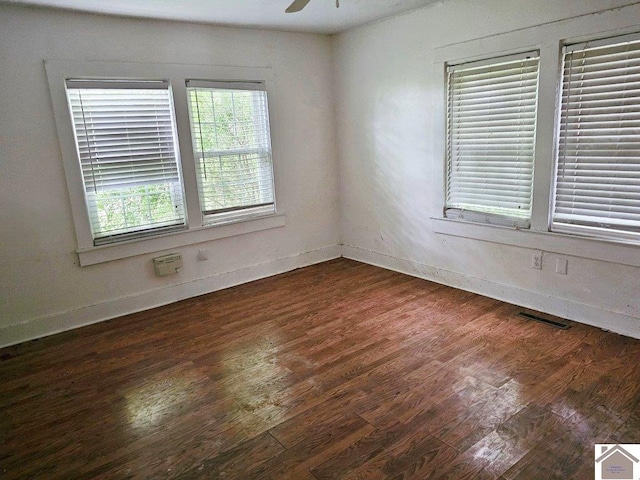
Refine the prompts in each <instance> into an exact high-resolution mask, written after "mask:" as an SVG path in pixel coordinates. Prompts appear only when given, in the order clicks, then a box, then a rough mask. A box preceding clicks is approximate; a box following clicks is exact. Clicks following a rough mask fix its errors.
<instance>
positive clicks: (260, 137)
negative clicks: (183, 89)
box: [187, 86, 275, 221]
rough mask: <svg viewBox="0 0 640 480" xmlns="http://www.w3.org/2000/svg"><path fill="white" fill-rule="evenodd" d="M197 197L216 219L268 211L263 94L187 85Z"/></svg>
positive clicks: (269, 195) (270, 201)
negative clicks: (196, 177) (197, 186)
mask: <svg viewBox="0 0 640 480" xmlns="http://www.w3.org/2000/svg"><path fill="white" fill-rule="evenodd" d="M187 92H188V96H189V113H190V118H191V134H192V140H193V149H194V154H195V157H196V162H197V166H198V181H199V182H198V184H199V190H200V201H201V207H202V211H203V213H204V215H205V216H208V217H209V218H210V219H213V220H215V221H218V220H221V221H222V220H230V219H233V218H239V217H244V216H247V215H256V214H265V213H273V212H274V211H275V202H274V191H273V169H272V158H271V139H270V132H269V114H268V107H267V93H266V92H265V91H264V90H240V89H232V88H216V87H211V88H208V87H200V86H199V87H188V88H187Z"/></svg>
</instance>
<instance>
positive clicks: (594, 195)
mask: <svg viewBox="0 0 640 480" xmlns="http://www.w3.org/2000/svg"><path fill="white" fill-rule="evenodd" d="M557 152H558V158H557V171H556V185H555V204H554V210H553V221H552V229H553V230H554V231H559V232H565V233H575V234H580V235H588V236H596V237H605V238H612V239H621V240H634V241H640V41H631V42H622V41H621V39H617V40H612V41H611V44H609V45H605V46H598V47H594V48H589V46H588V45H587V46H584V45H583V46H581V47H580V48H567V49H566V53H565V55H564V68H563V75H562V105H561V111H560V128H559V135H558V145H557Z"/></svg>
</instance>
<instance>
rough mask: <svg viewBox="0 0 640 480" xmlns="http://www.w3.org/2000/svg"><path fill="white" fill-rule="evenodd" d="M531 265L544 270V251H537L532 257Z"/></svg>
mask: <svg viewBox="0 0 640 480" xmlns="http://www.w3.org/2000/svg"><path fill="white" fill-rule="evenodd" d="M531 266H532V267H533V268H536V269H538V270H542V252H535V253H534V254H533V257H531Z"/></svg>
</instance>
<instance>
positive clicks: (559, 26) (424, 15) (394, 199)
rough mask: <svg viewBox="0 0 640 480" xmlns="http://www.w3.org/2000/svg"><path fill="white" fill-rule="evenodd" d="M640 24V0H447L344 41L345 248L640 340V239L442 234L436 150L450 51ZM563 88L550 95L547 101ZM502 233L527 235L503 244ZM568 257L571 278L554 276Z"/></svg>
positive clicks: (340, 55) (340, 42) (339, 68)
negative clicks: (638, 242) (540, 34)
mask: <svg viewBox="0 0 640 480" xmlns="http://www.w3.org/2000/svg"><path fill="white" fill-rule="evenodd" d="M622 7H624V8H622ZM609 9H611V10H610V11H606V10H609ZM593 12H600V13H595V14H592V13H593ZM559 20H566V21H562V22H558V21H559ZM634 22H635V23H636V24H637V25H636V27H637V28H636V30H640V5H639V4H638V2H637V1H622V0H620V1H614V0H608V1H604V0H563V1H558V0H535V1H532V0H446V1H444V2H439V3H437V4H434V5H432V6H430V7H427V8H424V9H421V10H418V11H415V12H412V13H410V14H407V15H402V16H399V17H396V18H393V19H390V20H387V21H383V22H380V23H377V24H374V25H370V26H367V27H363V28H359V29H356V30H352V31H350V32H347V33H345V34H342V35H340V36H339V37H337V39H336V59H335V61H336V66H335V70H336V72H337V75H336V79H337V92H338V102H337V116H336V119H337V126H338V149H339V160H340V198H341V223H342V240H343V243H344V247H343V254H344V255H345V256H347V257H350V258H354V259H358V260H362V261H366V262H369V263H374V264H378V265H381V266H385V267H387V268H391V269H396V270H400V271H404V272H407V273H410V274H413V275H417V276H420V277H423V278H427V279H432V280H435V281H438V282H442V283H446V284H450V285H454V286H457V287H460V288H463V289H467V290H471V291H476V292H479V293H483V294H485V295H488V296H492V297H495V298H500V299H503V300H506V301H509V302H512V303H516V304H519V305H523V306H527V307H531V308H535V309H538V310H541V311H546V312H548V313H553V314H557V315H560V316H563V317H567V318H571V319H575V320H578V321H581V322H585V323H589V324H593V325H597V326H600V327H603V328H607V329H611V330H614V331H616V332H620V333H624V334H627V335H632V336H635V337H638V338H640V268H638V265H640V263H639V259H640V247H637V246H636V247H626V248H624V247H621V248H618V249H616V248H615V247H612V246H611V245H607V244H606V243H603V242H595V241H593V242H582V243H580V245H579V246H580V248H579V249H574V248H573V244H572V243H567V242H568V240H567V239H563V238H559V237H557V236H552V235H549V234H525V233H518V234H514V235H511V232H507V233H504V231H501V230H494V231H493V233H489V234H487V235H485V237H486V238H485V239H484V240H478V239H472V238H465V237H461V236H457V235H456V236H453V235H444V234H442V233H436V232H435V231H434V229H436V228H439V227H437V224H438V222H435V221H433V220H432V219H431V217H437V216H442V204H443V199H442V188H441V184H442V178H443V177H442V168H443V162H444V160H443V155H442V153H441V151H439V150H438V149H434V148H433V145H434V144H442V139H441V138H440V137H439V135H442V133H443V127H442V122H443V117H440V115H439V113H438V112H440V111H441V109H438V108H435V109H434V108H433V106H434V104H436V103H435V102H436V99H437V98H439V97H440V96H441V92H442V89H443V84H442V80H437V79H436V77H437V75H434V71H433V70H434V69H435V68H436V67H435V63H434V62H435V61H436V60H437V57H438V56H439V55H441V51H442V49H443V48H444V47H446V48H450V47H454V46H455V44H459V43H461V42H467V41H470V40H474V39H481V38H484V40H482V42H484V43H485V44H486V45H487V48H489V46H491V48H494V47H496V46H497V47H498V49H499V50H509V49H510V48H512V45H509V39H510V38H511V39H513V38H518V36H522V35H529V34H530V30H534V29H531V28H530V27H536V29H537V30H540V29H544V31H545V32H550V33H552V34H553V35H552V36H557V37H558V38H563V37H562V35H563V29H565V28H567V29H568V31H569V30H570V31H572V33H571V35H573V36H575V35H576V29H577V31H578V33H579V34H580V35H589V34H591V33H594V32H598V31H603V30H614V29H617V28H623V27H624V28H625V29H627V30H628V29H629V26H630V25H631V26H633V24H634ZM632 28H633V27H632ZM528 31H529V33H527V32H528ZM506 32H511V33H509V34H507V35H500V34H505V33H506ZM530 36H532V35H530ZM533 36H535V35H533ZM542 41H543V42H545V41H547V40H546V39H543V40H542ZM559 45H560V44H559V42H558V43H557V48H558V51H559V48H560V46H559ZM439 68H442V64H440V65H439ZM439 78H440V79H442V78H443V74H439ZM554 94H555V92H552V94H551V95H549V94H548V90H547V93H546V95H547V97H546V98H542V99H541V101H542V102H543V104H544V105H546V107H545V108H546V109H548V108H549V105H551V108H553V105H555V98H554ZM551 113H552V112H551ZM550 123H553V122H550ZM549 131H550V129H549ZM548 140H549V143H551V141H552V138H549V139H548ZM549 150H550V149H549ZM548 157H550V155H548ZM545 161H548V162H551V161H552V159H551V158H547V159H545ZM488 228H490V227H488ZM454 229H455V228H454ZM501 235H504V236H505V237H507V236H514V237H516V236H518V235H519V237H518V238H519V239H520V240H522V241H521V242H520V243H518V242H515V243H516V244H518V245H519V246H516V245H508V244H505V243H504V242H502V241H494V240H502V238H501V237H500V236H501ZM487 240H488V241H487ZM569 242H570V241H569ZM507 243H509V242H507ZM523 244H524V245H525V247H523ZM533 249H540V250H544V251H545V254H544V257H543V258H544V260H543V269H542V271H539V270H534V269H532V268H531V257H532V251H533ZM560 256H562V257H563V258H567V259H568V261H569V271H568V275H566V276H564V275H559V274H556V273H555V260H556V258H558V257H560ZM603 259H605V260H603Z"/></svg>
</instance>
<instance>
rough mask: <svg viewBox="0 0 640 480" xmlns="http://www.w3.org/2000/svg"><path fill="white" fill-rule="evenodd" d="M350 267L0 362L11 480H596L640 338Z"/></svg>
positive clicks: (633, 427) (625, 420) (636, 396)
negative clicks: (564, 324) (565, 324)
mask: <svg viewBox="0 0 640 480" xmlns="http://www.w3.org/2000/svg"><path fill="white" fill-rule="evenodd" d="M519 311H521V309H520V308H518V307H516V306H513V305H508V304H505V303H502V302H499V301H496V300H491V299H488V298H484V297H481V296H478V295H474V294H471V293H467V292H463V291H460V290H455V289H451V288H448V287H444V286H441V285H438V284H435V283H430V282H426V281H423V280H419V279H416V278H412V277H408V276H405V275H401V274H398V273H394V272H390V271H387V270H383V269H380V268H376V267H372V266H369V265H364V264H360V263H357V262H353V261H349V260H345V259H339V260H335V261H331V262H326V263H323V264H320V265H316V266H311V267H307V268H304V269H300V270H296V271H293V272H290V273H287V274H284V275H279V276H277V277H273V278H269V279H264V280H260V281H257V282H253V283H250V284H247V285H243V286H240V287H236V288H232V289H228V290H225V291H221V292H216V293H213V294H209V295H205V296H202V297H198V298H195V299H191V300H187V301H183V302H179V303H176V304H173V305H170V306H167V307H162V308H158V309H155V310H152V311H148V312H144V313H140V314H135V315H130V316H127V317H123V318H120V319H116V320H112V321H109V322H104V323H101V324H97V325H93V326H89V327H85V328H82V329H78V330H74V331H72V332H67V333H63V334H59V335H56V336H53V337H49V338H45V339H41V340H38V341H33V342H27V343H24V344H21V345H17V346H14V347H10V348H6V349H3V350H0V374H1V381H0V446H1V448H0V477H1V478H7V479H23V478H24V479H34V478H37V479H41V478H46V479H65V480H66V479H71V478H91V479H114V478H115V479H120V478H123V479H124V478H127V479H128V478H132V479H138V478H145V479H146V478H159V479H161V478H181V479H200V478H203V479H204V478H216V479H217V478H220V479H222V478H224V479H243V480H246V479H257V478H261V479H262V478H265V479H267V478H272V479H295V480H307V479H308V480H313V479H316V480H324V479H338V478H340V479H372V480H378V479H420V480H422V479H427V478H433V479H456V480H460V479H479V480H480V479H501V480H512V479H535V480H540V479H547V478H548V479H552V478H553V479H556V478H557V479H583V478H584V479H592V478H593V468H594V465H593V464H594V461H593V460H594V443H613V442H620V443H640V361H639V360H640V341H638V340H633V339H629V338H625V337H622V336H619V335H615V334H611V333H605V332H602V331H600V330H598V329H595V328H591V327H587V326H584V325H580V324H572V328H570V329H569V330H566V331H563V330H558V329H555V328H552V327H549V326H547V325H543V324H540V323H536V322H532V321H529V320H526V319H523V318H520V317H518V316H516V314H517V313H518V312H519Z"/></svg>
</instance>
